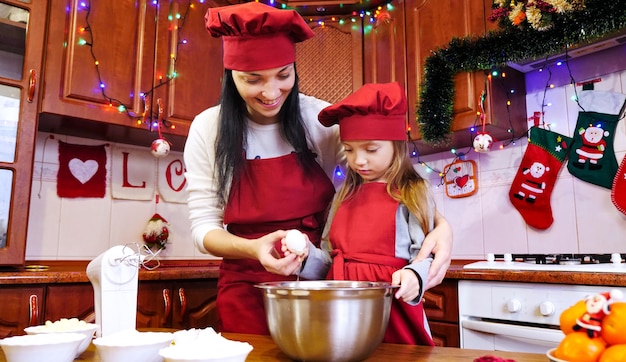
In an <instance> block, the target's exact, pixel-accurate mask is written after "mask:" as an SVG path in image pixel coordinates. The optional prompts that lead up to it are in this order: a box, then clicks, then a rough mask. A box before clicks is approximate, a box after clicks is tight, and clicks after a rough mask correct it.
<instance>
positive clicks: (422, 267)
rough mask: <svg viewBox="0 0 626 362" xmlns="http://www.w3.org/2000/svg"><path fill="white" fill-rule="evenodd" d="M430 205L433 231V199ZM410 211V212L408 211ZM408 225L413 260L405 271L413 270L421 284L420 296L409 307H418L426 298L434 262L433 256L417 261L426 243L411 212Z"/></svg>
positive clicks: (411, 259)
mask: <svg viewBox="0 0 626 362" xmlns="http://www.w3.org/2000/svg"><path fill="white" fill-rule="evenodd" d="M429 205H430V218H429V225H428V226H429V230H432V229H433V228H434V227H435V210H436V209H435V203H434V201H433V200H432V198H430V199H429ZM407 211H408V210H407ZM408 214H409V215H408V223H409V235H410V237H411V246H410V253H411V258H410V259H409V264H408V265H407V266H405V267H404V269H411V270H412V271H413V272H414V273H415V274H416V275H417V278H418V279H419V282H420V294H419V295H418V296H417V298H415V299H414V300H413V301H411V302H410V303H408V304H409V305H417V304H419V303H420V301H421V300H422V298H423V297H424V287H425V286H426V280H428V271H429V270H430V264H431V263H432V262H433V255H432V254H431V256H430V257H429V258H426V259H424V260H421V261H419V262H416V261H415V257H416V256H417V254H418V253H419V251H420V249H421V248H422V244H423V243H424V238H425V237H426V235H424V231H423V230H422V225H421V224H420V223H419V221H418V220H417V218H415V216H414V215H413V214H411V213H410V212H409V213H408Z"/></svg>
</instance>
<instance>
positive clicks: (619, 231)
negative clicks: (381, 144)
mask: <svg viewBox="0 0 626 362" xmlns="http://www.w3.org/2000/svg"><path fill="white" fill-rule="evenodd" d="M574 76H575V75H574ZM601 79H602V80H601V81H600V82H599V83H595V89H596V90H605V91H614V92H620V93H626V72H620V73H614V74H608V75H603V76H602V77H601ZM576 91H577V92H582V87H580V86H578V87H576ZM573 95H574V86H573V85H568V86H564V87H558V88H552V89H548V91H547V92H546V94H545V103H546V104H549V106H548V107H546V108H545V109H544V110H545V120H546V122H549V123H551V124H552V127H551V129H552V130H553V131H555V132H557V133H561V134H563V135H566V136H568V137H572V136H573V131H574V129H575V126H576V120H577V117H578V110H579V108H578V105H577V103H576V102H574V101H573V100H572V99H573V98H572V96H573ZM543 99H544V92H543V91H540V92H537V93H532V94H528V95H527V96H526V103H527V113H528V117H530V116H532V114H533V112H534V111H541V104H542V103H543ZM499 144H500V143H498V144H496V146H498V145H499ZM527 144H528V142H527V139H520V140H519V141H518V142H516V145H509V146H507V147H505V148H503V149H498V147H494V150H492V151H490V152H488V153H481V154H478V153H476V152H470V153H469V154H468V156H467V159H472V160H474V161H476V163H477V166H478V173H479V175H478V185H479V186H478V192H477V193H476V194H474V195H472V196H470V197H467V198H461V199H453V198H449V197H447V196H446V195H445V190H444V188H443V187H439V188H434V191H435V196H436V200H437V206H438V208H439V210H440V211H441V212H442V213H443V214H444V215H445V216H446V218H447V219H448V221H449V222H450V223H451V224H452V228H453V232H454V245H453V258H456V259H475V258H478V259H482V258H485V257H486V254H487V253H505V252H507V253H613V252H621V253H624V252H626V216H625V215H623V214H622V213H620V212H619V211H618V210H617V209H616V208H615V206H614V205H613V203H612V202H611V190H609V189H607V188H603V187H600V186H596V185H592V184H590V183H587V182H584V181H581V180H579V179H577V178H576V177H573V176H572V175H571V174H570V173H569V172H568V170H567V166H566V164H563V166H562V168H561V171H560V174H559V176H558V179H557V182H556V184H555V187H554V191H553V193H552V198H551V207H552V214H553V217H554V223H553V224H552V226H551V227H550V228H548V229H547V230H538V229H534V228H532V227H529V226H527V225H526V223H525V222H524V220H523V219H522V217H521V215H520V214H519V212H517V210H516V209H515V208H514V207H513V206H512V204H511V202H510V201H509V197H508V192H509V189H510V186H511V182H512V181H513V178H514V177H515V174H516V172H517V169H518V167H519V164H520V162H521V159H522V157H523V155H524V152H525V150H526V146H527ZM614 147H615V154H616V158H617V161H618V162H621V160H622V159H623V158H624V155H625V154H626V120H621V121H620V122H619V124H618V127H617V130H616V135H615V139H614ZM452 156H453V155H452V154H451V153H448V152H445V153H440V154H437V155H429V156H427V157H422V158H421V159H420V160H421V161H425V162H426V163H427V165H428V166H431V167H432V168H434V169H436V170H443V168H444V166H445V165H446V164H447V163H449V162H451V161H452V159H453V158H452ZM566 162H567V160H566ZM416 168H417V169H418V170H419V171H420V174H422V176H424V177H427V178H429V180H430V181H431V183H433V185H437V184H439V183H440V180H439V177H438V176H437V175H436V174H435V173H433V172H430V173H428V172H426V168H424V167H422V166H420V165H416Z"/></svg>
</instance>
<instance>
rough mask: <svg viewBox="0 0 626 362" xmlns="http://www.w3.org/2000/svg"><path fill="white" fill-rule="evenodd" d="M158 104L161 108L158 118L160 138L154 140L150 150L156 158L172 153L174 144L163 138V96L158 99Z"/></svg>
mask: <svg viewBox="0 0 626 362" xmlns="http://www.w3.org/2000/svg"><path fill="white" fill-rule="evenodd" d="M146 104H147V103H146ZM157 105H158V109H159V116H158V118H157V131H158V133H159V138H158V139H156V140H154V141H152V145H151V146H150V152H151V153H152V155H153V156H154V157H156V158H163V157H166V156H167V155H169V154H170V149H171V146H172V144H171V143H170V142H169V141H168V140H166V139H165V138H163V135H162V134H161V124H162V123H163V100H162V99H161V98H159V99H157Z"/></svg>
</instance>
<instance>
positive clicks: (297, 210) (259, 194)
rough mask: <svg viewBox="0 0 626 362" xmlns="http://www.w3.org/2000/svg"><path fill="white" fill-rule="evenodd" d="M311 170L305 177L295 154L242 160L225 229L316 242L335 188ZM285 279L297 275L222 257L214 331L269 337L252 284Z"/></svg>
mask: <svg viewBox="0 0 626 362" xmlns="http://www.w3.org/2000/svg"><path fill="white" fill-rule="evenodd" d="M314 166H315V167H314V168H313V169H312V170H310V171H309V172H307V173H305V172H304V170H303V169H302V167H301V165H300V164H299V163H298V160H297V157H296V154H295V153H292V154H289V155H285V156H282V157H276V158H270V159H255V160H246V162H245V165H244V171H243V173H242V177H241V180H240V182H238V183H237V184H233V185H232V187H231V190H230V196H229V201H228V204H227V206H226V208H225V210H224V223H225V224H227V228H228V231H230V232H231V233H233V234H234V235H238V236H241V237H244V238H248V239H254V238H258V237H261V236H263V235H265V234H268V233H270V232H273V231H276V230H280V229H283V230H288V229H298V230H300V231H302V232H304V233H306V234H307V235H308V236H309V239H310V240H311V241H312V242H313V243H316V244H319V239H320V236H321V233H322V229H323V226H324V223H325V218H326V211H327V209H328V205H329V204H330V201H331V200H332V197H333V194H334V192H335V189H334V187H333V185H332V183H331V182H330V180H329V179H328V176H326V174H325V173H324V171H323V170H322V168H321V167H320V166H319V165H318V164H317V163H315V165H314ZM284 280H295V276H290V277H285V276H281V275H276V274H272V273H269V272H267V271H266V270H265V269H264V268H263V266H262V265H261V263H259V262H258V261H257V260H250V259H224V260H223V261H222V265H221V267H220V276H219V280H218V298H217V311H218V319H219V322H218V330H219V331H220V332H236V333H252V334H269V330H268V328H267V321H266V317H265V308H264V305H263V294H262V291H261V290H260V289H259V288H256V287H255V286H254V285H255V284H258V283H262V282H271V281H284Z"/></svg>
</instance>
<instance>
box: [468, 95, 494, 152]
mask: <svg viewBox="0 0 626 362" xmlns="http://www.w3.org/2000/svg"><path fill="white" fill-rule="evenodd" d="M486 99H487V85H486V83H485V89H484V90H483V91H482V93H481V95H480V102H479V106H480V122H481V124H482V130H481V132H478V134H477V135H476V137H474V142H473V146H474V151H476V152H482V153H485V152H489V151H490V150H491V145H493V137H491V135H490V134H489V133H488V132H486V131H485V125H486V123H487V120H486V117H485V100H486Z"/></svg>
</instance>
